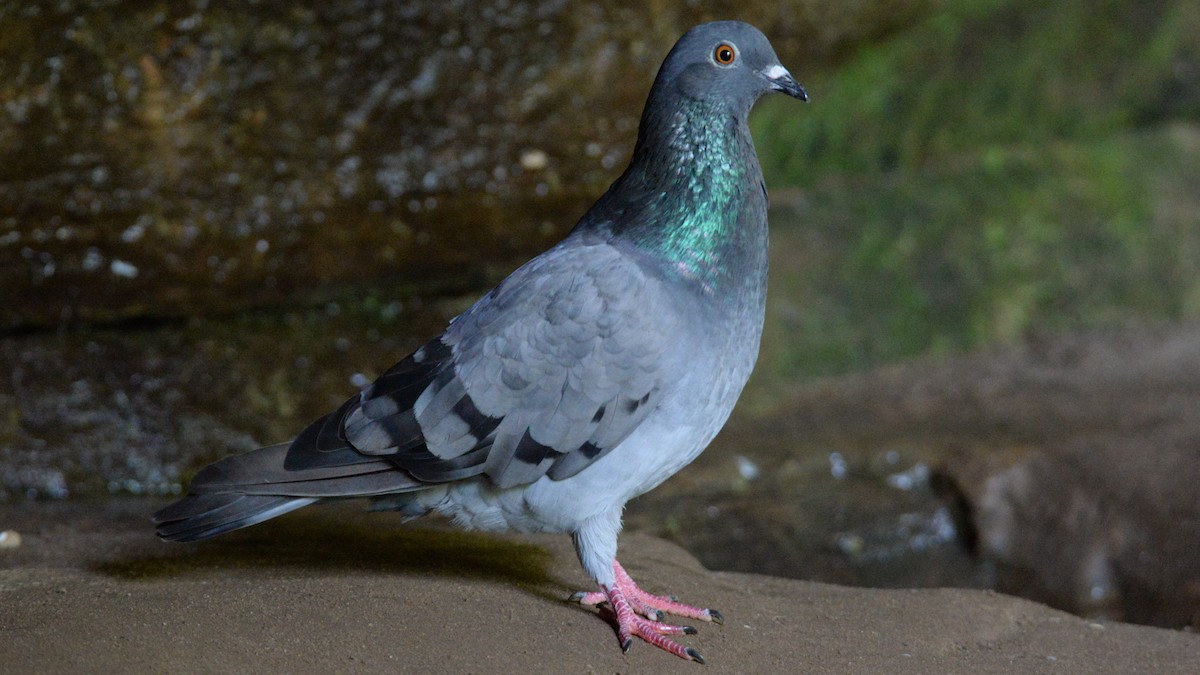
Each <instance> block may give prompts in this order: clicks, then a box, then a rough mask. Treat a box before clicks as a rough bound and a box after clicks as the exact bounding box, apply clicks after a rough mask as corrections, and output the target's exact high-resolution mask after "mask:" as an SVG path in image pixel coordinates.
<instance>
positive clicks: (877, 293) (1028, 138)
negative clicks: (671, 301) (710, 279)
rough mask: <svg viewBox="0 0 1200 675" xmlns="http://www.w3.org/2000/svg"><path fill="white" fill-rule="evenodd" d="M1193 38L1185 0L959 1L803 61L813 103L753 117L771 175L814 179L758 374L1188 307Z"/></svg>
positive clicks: (777, 230)
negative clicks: (853, 46)
mask: <svg viewBox="0 0 1200 675" xmlns="http://www.w3.org/2000/svg"><path fill="white" fill-rule="evenodd" d="M1198 34H1200V5H1197V4H1196V3H1191V2H1183V1H1175V0H1162V1H1158V2H1148V3H1147V2H1132V1H1129V0H1104V1H1102V2H1084V1H1083V0H1063V1H1062V2H1056V3H1040V2H1035V1H1033V0H1009V1H1001V0H947V1H944V2H941V3H938V4H937V5H936V6H934V7H933V8H931V10H930V11H929V13H928V14H927V15H926V16H925V17H924V18H923V19H922V20H919V21H917V22H916V23H914V24H913V25H912V26H910V27H909V28H907V29H904V30H901V31H898V32H897V33H895V34H893V35H892V36H890V37H889V38H888V39H887V40H885V41H880V42H876V43H873V44H866V45H863V46H861V47H860V48H858V49H857V50H856V51H854V52H853V53H851V54H849V55H848V58H847V60H846V61H845V62H843V63H842V64H841V65H840V66H838V67H837V68H836V69H833V70H829V71H825V72H820V71H818V72H814V73H800V74H801V75H802V77H801V79H802V80H803V81H804V82H805V84H806V85H807V86H808V87H809V91H810V92H811V93H812V97H813V98H812V103H811V104H810V105H809V106H808V107H806V108H805V109H804V110H803V111H800V112H797V111H796V109H795V106H789V105H786V104H787V103H789V102H788V101H782V102H779V101H771V100H768V101H766V102H765V104H764V106H763V110H761V111H760V112H759V114H758V116H756V117H755V118H754V120H753V123H754V125H755V131H756V138H757V140H758V147H759V152H760V156H761V158H762V160H763V165H764V171H765V172H766V174H767V180H768V183H769V184H770V185H771V186H772V187H773V188H779V187H781V186H786V185H789V184H790V185H795V186H800V187H802V188H803V192H802V193H801V194H800V197H799V198H797V199H796V200H794V203H793V208H782V209H777V212H776V214H775V215H774V217H773V221H772V222H773V226H774V229H773V233H772V237H773V241H772V245H773V247H775V248H776V249H777V250H776V251H775V259H776V260H777V261H778V262H777V263H776V264H775V265H774V267H773V269H772V284H773V289H772V290H773V292H774V293H773V296H772V300H771V301H772V303H774V309H775V311H774V312H773V313H772V317H771V318H770V319H769V325H768V332H767V337H766V340H765V343H764V347H765V349H766V356H767V363H768V364H771V365H768V366H767V369H768V370H769V369H771V368H772V366H777V367H778V368H779V369H780V371H781V372H784V373H793V374H796V373H803V374H810V375H812V374H827V373H836V372H841V371H845V370H853V369H858V368H862V367H867V366H870V365H875V364H878V363H881V362H886V361H889V360H893V359H897V358H901V357H907V356H911V355H914V354H918V353H922V352H926V351H934V352H944V351H947V350H958V349H964V348H968V347H973V346H978V345H981V344H987V343H991V342H997V341H1011V340H1015V339H1020V338H1021V337H1023V336H1025V335H1028V334H1029V333H1031V332H1038V331H1057V330H1073V329H1079V328H1088V327H1095V326H1105V325H1112V324H1115V323H1122V322H1126V321H1129V320H1130V319H1135V320H1160V319H1163V318H1181V317H1194V316H1196V314H1197V311H1196V310H1195V307H1196V306H1197V305H1198V304H1200V301H1197V300H1196V298H1197V297H1200V290H1197V289H1200V281H1197V280H1198V279H1200V270H1198V269H1197V265H1196V263H1193V262H1191V261H1192V260H1193V259H1194V258H1195V256H1196V255H1198V254H1200V234H1197V232H1198V231H1200V228H1197V227H1196V224H1197V220H1196V217H1195V216H1194V213H1196V208H1197V207H1198V206H1200V204H1198V203H1197V199H1198V198H1197V197H1196V196H1195V192H1196V191H1195V189H1194V186H1195V185H1196V184H1200V183H1197V180H1198V179H1200V173H1197V160H1196V159H1195V156H1196V153H1195V145H1196V143H1195V140H1194V138H1195V135H1196V133H1198V132H1196V129H1197V128H1198V127H1197V126H1196V123H1197V122H1198V121H1200V71H1198V70H1197V69H1196V67H1195V64H1196V63H1198V62H1200V58H1198V57H1200V42H1197V41H1196V40H1195V35H1198ZM1188 139H1192V140H1188ZM781 193H782V194H784V195H786V192H785V191H779V190H777V191H776V203H777V204H786V203H787V202H788V201H789V200H787V199H786V198H784V199H780V198H779V195H780V194H781ZM797 261H799V262H797Z"/></svg>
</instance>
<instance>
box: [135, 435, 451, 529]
mask: <svg viewBox="0 0 1200 675" xmlns="http://www.w3.org/2000/svg"><path fill="white" fill-rule="evenodd" d="M288 448H289V444H286V443H285V444H280V445H272V446H267V447H265V448H260V449H258V450H254V451H251V452H248V453H246V454H244V455H235V456H232V457H226V458H225V459H222V460H220V461H218V462H215V463H213V464H210V465H209V466H207V467H205V468H204V469H202V470H201V471H200V472H199V473H197V474H196V476H195V478H193V479H192V483H191V485H190V486H189V494H188V495H187V496H186V497H184V498H183V499H181V500H180V501H178V502H176V503H174V504H172V505H170V506H168V507H166V508H164V509H163V510H161V511H159V512H158V513H156V514H154V517H153V520H154V522H155V524H156V525H157V529H158V536H159V537H161V538H163V539H166V540H168V541H196V540H198V539H207V538H209V537H215V536H216V535H218V534H224V533H226V532H229V531H231V530H236V529H239V528H242V527H247V526H249V525H254V524H257V523H261V522H263V521H264V520H269V519H271V518H274V517H276V516H281V515H283V514H285V513H288V512H289V511H294V510H296V509H298V508H301V507H304V506H308V505H309V504H312V503H314V502H316V501H318V500H320V499H323V498H332V497H374V496H378V495H386V494H395V493H400V492H412V491H415V490H420V489H423V488H425V487H427V484H426V483H422V482H421V481H419V480H417V479H415V478H413V477H412V476H411V475H409V474H408V473H407V472H405V471H402V470H400V469H398V468H397V467H396V466H395V465H393V464H391V463H390V462H388V461H387V460H385V459H370V460H367V461H357V462H355V463H353V464H341V465H336V466H322V467H316V468H302V469H293V470H288V469H287V468H285V466H284V463H285V458H286V456H287V453H288Z"/></svg>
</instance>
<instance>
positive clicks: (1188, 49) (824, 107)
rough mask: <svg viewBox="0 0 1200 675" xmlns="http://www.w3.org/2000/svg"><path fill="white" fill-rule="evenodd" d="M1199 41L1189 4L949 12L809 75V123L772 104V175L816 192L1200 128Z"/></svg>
mask: <svg viewBox="0 0 1200 675" xmlns="http://www.w3.org/2000/svg"><path fill="white" fill-rule="evenodd" d="M1197 34H1200V9H1197V8H1196V7H1195V3H1190V2H1186V1H1183V0H1175V1H1160V2H1148V3H1147V2H1131V1H1129V0H1107V1H1105V2H1099V3H1097V2H1085V1H1084V0H1065V1H1063V2H1056V3H1040V2H1036V1H1035V0H1012V1H1008V2H999V1H996V0H948V1H946V2H943V3H941V4H940V6H939V7H938V8H937V9H936V10H934V11H932V12H931V13H930V14H929V15H928V17H927V18H926V19H925V20H924V21H922V22H919V23H917V24H916V25H914V26H913V27H912V28H910V29H908V30H905V31H901V32H899V33H897V34H896V35H894V36H892V38H891V39H889V40H886V41H883V42H879V43H875V44H867V45H864V46H862V47H860V48H859V49H858V50H857V51H856V52H854V53H853V54H852V55H851V58H850V59H849V60H848V61H847V62H845V63H844V64H842V65H841V66H840V67H838V68H837V69H836V70H833V71H827V72H815V73H803V74H802V75H803V77H802V79H803V80H804V81H805V84H806V85H807V86H808V87H809V90H810V92H811V93H812V95H813V104H812V105H811V106H809V107H808V108H807V109H806V110H805V111H804V112H803V113H801V114H797V113H796V111H795V108H794V106H786V105H783V104H781V103H780V102H779V101H767V102H766V103H765V104H764V106H763V110H762V111H761V112H760V114H759V115H758V116H757V117H756V119H755V126H756V130H757V131H760V132H762V133H761V134H760V135H759V138H760V139H762V142H761V143H760V146H761V147H760V153H761V155H762V159H763V165H764V168H765V170H766V171H767V173H768V175H769V176H771V177H774V178H776V179H777V181H779V182H783V183H792V184H801V185H809V184H812V183H814V182H815V181H817V180H819V179H821V178H822V177H824V176H828V175H836V174H843V173H861V172H865V171H889V170H895V169H912V168H917V167H921V166H926V165H928V164H930V163H936V162H939V161H944V160H945V158H947V157H954V156H957V155H960V154H964V153H965V154H978V153H980V152H984V151H987V150H988V149H989V148H991V147H994V146H1002V147H1003V146H1010V145H1014V144H1019V145H1025V144H1040V143H1044V142H1050V141H1054V140H1095V139H1098V138H1103V137H1106V136H1108V135H1111V134H1114V133H1118V132H1120V131H1122V130H1125V129H1128V128H1130V127H1131V126H1137V125H1143V124H1147V123H1152V122H1156V121H1160V120H1162V119H1165V118H1180V117H1182V118H1188V119H1200V79H1198V78H1197V77H1196V75H1195V74H1194V73H1192V74H1190V75H1189V73H1190V70H1189V64H1191V65H1190V68H1191V69H1192V70H1194V64H1195V63H1196V61H1197V57H1200V45H1198V44H1197V41H1196V40H1195V35H1197ZM785 103H786V102H785Z"/></svg>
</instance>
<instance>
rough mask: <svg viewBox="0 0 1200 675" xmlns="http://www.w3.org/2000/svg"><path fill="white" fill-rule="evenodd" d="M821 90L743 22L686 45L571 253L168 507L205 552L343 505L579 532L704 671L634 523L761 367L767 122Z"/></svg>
mask: <svg viewBox="0 0 1200 675" xmlns="http://www.w3.org/2000/svg"><path fill="white" fill-rule="evenodd" d="M770 91H779V92H783V93H785V94H788V95H789V96H793V97H795V98H798V99H801V100H807V99H808V96H807V94H806V93H805V91H804V88H803V87H801V86H800V84H798V83H797V82H796V80H795V79H794V78H793V77H792V75H791V74H790V73H789V72H788V71H787V69H786V68H784V67H783V65H781V64H780V62H779V59H778V57H777V56H776V55H775V51H774V49H773V48H772V47H771V44H770V43H769V42H768V41H767V38H766V37H765V36H764V35H763V34H762V33H761V32H759V31H758V30H757V29H756V28H754V27H753V26H750V25H748V24H745V23H741V22H736V21H721V22H715V23H707V24H703V25H700V26H697V27H695V28H693V29H692V30H690V31H688V32H687V33H686V34H684V35H683V37H682V38H680V39H679V42H678V43H676V44H675V46H674V48H673V49H672V50H671V52H670V53H669V54H668V55H667V57H666V60H664V61H663V64H662V67H661V68H660V69H659V72H658V76H657V78H656V79H655V81H654V85H653V87H652V88H651V90H650V96H649V99H648V100H647V102H646V108H645V110H644V112H643V113H642V118H641V124H640V126H639V129H638V138H637V144H636V146H635V148H634V152H633V157H632V159H631V160H630V163H629V166H628V168H626V169H625V172H624V173H623V174H622V175H621V176H620V178H618V179H617V180H616V182H614V183H613V184H612V186H611V187H610V188H609V189H608V191H607V192H606V193H605V194H604V195H603V196H602V197H600V199H599V200H598V201H597V202H596V203H595V205H593V206H592V208H591V209H590V210H588V211H587V213H586V214H585V215H584V216H583V218H582V219H580V220H579V222H578V223H577V224H576V225H575V227H574V228H573V229H572V230H571V232H570V233H569V234H568V235H567V236H566V238H565V239H563V240H562V241H561V242H559V243H558V244H557V245H555V246H554V247H552V248H551V249H549V250H548V251H546V252H545V253H542V254H541V255H539V256H537V257H536V258H534V259H533V260H531V261H529V262H528V263H526V264H525V265H523V266H522V267H520V268H519V269H517V270H516V271H515V272H513V273H512V274H511V275H510V276H509V277H508V278H507V279H505V280H504V281H503V282H501V283H500V284H499V285H498V286H497V287H496V288H494V289H493V290H492V291H491V292H489V293H488V294H487V295H485V296H483V298H481V299H480V300H479V301H478V302H476V303H475V304H474V305H473V306H472V307H471V308H470V309H468V310H467V311H466V312H464V313H463V314H461V315H460V316H458V317H456V318H455V319H453V320H452V321H451V322H450V325H449V326H448V327H447V328H446V330H445V331H444V332H443V333H442V334H441V335H439V336H437V337H435V338H434V339H432V340H430V341H429V342H428V343H426V344H425V345H424V346H422V347H421V348H419V349H417V350H416V351H415V352H413V353H412V354H410V355H408V356H407V357H406V358H405V359H404V360H402V361H401V362H400V363H399V364H397V365H396V366H394V367H393V368H392V369H391V370H388V371H387V372H385V373H384V374H383V375H381V376H380V377H379V378H378V379H377V380H375V381H374V383H373V384H371V385H370V386H368V387H367V388H366V389H364V390H363V391H362V392H361V393H360V394H358V395H356V396H353V397H352V398H350V400H348V401H346V403H345V404H343V405H342V406H341V408H339V409H338V410H337V411H336V412H333V413H331V414H329V415H326V416H325V417H322V418H321V419H319V420H317V421H316V422H314V423H312V424H311V425H310V426H309V427H308V428H306V429H305V430H304V431H303V432H302V433H301V434H300V435H299V436H298V437H297V438H296V439H295V440H294V441H292V442H291V443H284V444H280V445H274V446H269V447H265V448H261V449H259V450H255V451H252V452H249V453H246V454H243V455H236V456H232V457H228V458H225V459H223V460H220V461H218V462H216V463H214V464H211V465H209V466H207V467H205V468H204V469H202V470H201V471H200V472H199V473H197V474H196V476H195V478H193V479H192V482H191V485H190V488H189V494H188V495H187V496H185V497H184V498H183V499H181V500H180V501H178V502H176V503H175V504H172V505H171V506H168V507H167V508H165V509H163V510H162V511H159V512H158V513H156V514H155V516H154V520H155V522H156V524H157V528H158V535H159V536H160V537H162V538H163V539H167V540H171V541H194V540H198V539H205V538H208V537H212V536H215V535H218V534H222V533H224V532H229V531H230V530H234V529H237V528H241V527H246V526H248V525H253V524H255V523H259V522H262V521H264V520H267V519H269V518H274V517H275V516H278V515H281V514H284V513H287V512H289V511H293V510H295V509H298V508H300V507H303V506H307V505H309V504H312V503H314V502H317V501H320V500H325V499H333V498H352V497H368V498H371V499H372V500H374V502H375V503H374V506H375V507H377V508H383V509H395V510H399V511H401V512H402V513H404V514H405V515H407V516H412V517H415V516H420V515H425V514H428V513H438V514H442V515H444V516H447V517H449V518H451V519H452V520H453V521H454V522H455V523H457V524H459V525H461V526H463V527H467V528H477V529H482V530H515V531H520V532H562V533H570V534H571V536H572V537H573V538H574V542H575V548H576V551H577V552H578V555H579V561H580V562H581V563H582V564H583V567H584V569H585V570H586V571H587V573H588V574H589V575H590V576H591V577H592V579H594V580H595V582H596V583H597V585H598V590H597V591H594V592H590V593H578V594H576V595H575V596H573V597H574V599H575V600H578V601H580V602H582V603H585V604H589V605H601V604H607V608H608V611H609V612H610V613H611V615H612V617H613V619H614V620H615V623H616V628H617V635H618V639H619V641H620V644H621V647H622V649H624V650H628V649H629V648H630V646H631V644H632V642H633V638H635V637H637V638H640V639H642V640H644V641H646V642H649V643H650V644H653V645H655V646H657V647H660V648H662V649H665V650H666V651H668V652H671V653H672V654H675V655H677V656H680V657H682V658H685V659H692V660H695V661H700V662H703V658H702V657H701V656H700V654H699V653H698V652H697V651H696V650H695V649H692V648H690V647H684V646H683V645H681V644H679V643H678V642H676V641H675V640H673V639H671V638H669V637H668V636H672V635H679V634H691V633H694V632H695V629H694V628H691V627H688V626H674V625H669V624H666V623H663V613H664V612H666V613H671V614H674V615H677V616H681V617H684V618H691V619H697V620H702V621H716V622H718V623H719V622H720V621H721V615H720V614H719V613H718V612H716V611H713V610H708V609H701V608H698V607H691V606H688V605H684V604H681V603H679V602H677V601H675V600H673V599H671V598H668V597H662V596H656V595H651V594H649V593H646V592H645V591H643V590H641V589H640V588H639V587H638V586H637V585H636V584H635V583H634V582H633V580H632V579H631V578H630V577H629V575H628V574H627V573H626V572H625V570H624V569H623V568H622V567H621V565H620V563H618V562H617V558H616V555H617V534H618V532H619V531H620V529H621V511H622V509H623V508H624V506H625V503H626V502H628V501H629V500H630V499H632V498H634V497H636V496H638V495H640V494H643V493H645V492H647V491H648V490H651V489H653V488H654V487H655V486H657V485H658V484H659V483H662V482H663V481H664V480H666V479H667V478H668V477H670V476H671V475H673V474H674V473H675V472H676V471H678V470H679V469H681V468H682V467H684V466H685V465H687V464H688V463H689V462H691V461H692V460H693V459H695V458H696V456H697V455H699V454H700V452H701V451H702V450H703V449H704V448H705V446H707V445H708V443H709V442H710V441H711V440H712V439H713V437H714V436H715V435H716V434H717V431H718V430H720V428H721V427H722V426H723V425H724V424H725V420H726V419H727V418H728V417H729V414H730V412H731V411H732V410H733V406H734V403H735V402H736V400H737V398H738V396H739V394H740V393H741V391H742V387H743V386H744V385H745V384H746V380H747V378H748V377H749V376H750V371H751V369H752V368H753V366H754V362H755V360H756V359H757V357H758V346H759V338H760V336H761V334H762V325H763V311H764V304H765V297H766V286H767V218H766V214H767V192H766V187H765V185H764V183H763V177H762V170H761V169H760V167H759V163H758V158H757V156H756V155H755V152H754V145H753V142H752V141H751V138H750V132H749V129H748V127H747V117H748V115H749V113H750V108H751V107H752V106H753V105H754V103H755V101H757V100H758V99H759V97H760V96H762V95H763V94H765V93H767V92H770Z"/></svg>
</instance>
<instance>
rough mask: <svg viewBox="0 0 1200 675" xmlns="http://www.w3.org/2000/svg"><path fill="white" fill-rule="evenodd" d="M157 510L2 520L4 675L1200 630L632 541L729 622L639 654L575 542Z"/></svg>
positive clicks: (967, 651) (326, 512)
mask: <svg viewBox="0 0 1200 675" xmlns="http://www.w3.org/2000/svg"><path fill="white" fill-rule="evenodd" d="M155 506H157V503H151V502H148V501H137V500H128V501H110V502H99V503H92V504H87V503H66V504H48V505H47V504H35V505H23V506H11V505H10V506H2V507H0V529H11V530H16V531H18V532H19V533H20V534H21V544H20V546H18V547H16V548H11V549H0V568H2V571H0V636H3V639H2V640H0V670H2V671H3V672H6V673H60V672H73V673H74V672H162V673H174V672H187V673H209V672H222V673H223V672H258V673H261V672H288V673H303V672H389V673H397V672H400V673H409V672H411V673H418V672H419V673H428V672H468V673H469V672H547V673H548V672H555V673H563V672H603V673H636V672H650V671H653V672H693V673H697V672H763V673H765V672H821V673H826V672H829V673H840V672H861V673H868V672H892V673H903V672H913V673H927V672H944V673H949V672H962V673H966V672H970V673H988V672H992V673H1002V672H1003V673H1011V672H1055V673H1106V672H1107V673H1185V672H1196V668H1197V665H1198V664H1200V636H1197V635H1195V634H1190V633H1185V632H1178V631H1169V630H1163V629H1157V628H1148V627H1140V626H1133V625H1127V624H1121V623H1110V624H1105V625H1102V624H1097V623H1092V622H1088V621H1086V620H1084V619H1080V618H1077V617H1075V616H1072V615H1069V614H1065V613H1062V612H1059V611H1056V610H1052V609H1049V608H1046V607H1044V606H1042V605H1038V604H1036V603H1033V602H1029V601H1025V600H1020V599H1016V598H1012V597H1008V596H1004V595H1000V594H995V593H990V592H982V591H971V590H871V589H857V588H845V587H839V586H831V585H823V584H815V583H809V582H803V581H793V580H784V579H778V578H773V577H766V576H758V575H750V574H735V573H713V572H708V571H706V570H704V569H703V568H702V567H701V566H700V565H699V564H698V563H697V562H696V561H695V560H694V559H693V558H692V557H691V556H689V555H688V554H687V553H685V552H684V551H683V550H682V549H679V548H677V547H675V546H673V545H671V544H668V543H666V542H663V541H661V540H657V539H653V538H650V537H646V536H641V535H629V536H626V537H624V538H623V540H622V558H623V560H624V562H625V564H626V566H627V568H628V569H629V570H630V571H631V573H632V574H633V575H634V577H635V578H637V579H639V580H640V581H641V582H642V583H643V585H644V586H646V587H647V588H648V589H650V590H659V591H667V590H669V591H670V592H672V593H676V594H678V595H679V596H681V597H682V598H684V599H686V600H694V601H696V602H699V603H703V604H706V605H710V606H712V607H715V608H718V609H720V610H721V611H722V612H723V613H724V615H725V617H726V622H725V625H723V626H718V625H701V626H699V629H700V632H699V634H698V635H695V636H691V637H688V638H686V642H687V643H688V644H690V645H692V646H694V647H696V648H697V649H699V650H700V651H701V653H703V654H704V655H705V657H706V658H707V660H708V663H707V665H706V666H700V665H697V664H694V663H687V662H683V661H680V660H677V659H676V658H675V657H672V656H670V655H668V654H665V653H662V652H659V651H657V650H655V649H652V648H650V647H649V646H647V645H645V644H640V643H639V644H636V645H634V648H633V649H632V650H631V651H630V652H629V653H628V654H622V653H621V651H620V649H619V648H618V646H617V641H616V638H615V635H614V633H613V631H612V629H611V628H610V627H609V625H608V623H607V622H606V621H605V620H603V618H602V617H601V616H599V615H597V614H596V613H595V612H593V611H591V610H588V609H585V608H582V607H580V606H578V605H574V604H571V603H568V602H566V601H565V600H564V599H565V598H567V597H568V596H569V595H570V594H571V592H573V591H574V590H576V589H578V588H583V587H585V586H586V579H585V577H584V576H583V573H582V572H581V571H580V569H579V567H578V564H577V563H576V562H575V560H574V555H573V553H572V550H571V546H570V542H569V540H568V539H567V538H566V537H561V536H546V537H499V536H492V535H482V534H466V533H459V532H455V531H449V530H445V529H440V528H437V527H433V528H430V527H428V526H426V527H414V526H411V525H408V526H399V523H398V519H397V518H394V517H392V515H390V514H378V515H377V514H366V513H363V512H362V511H361V510H359V509H358V508H356V507H355V506H354V505H345V506H326V507H316V508H310V509H307V510H305V511H302V512H299V513H296V514H292V515H289V516H286V517H284V518H281V519H279V520H277V521H273V522H271V523H268V524H265V525H261V526H258V527H255V528H251V529H249V530H245V531H242V532H238V533H235V534H233V535H230V536H227V537H225V538H223V539H219V540H216V541H211V542H204V543H200V544H192V545H178V544H166V543H162V542H159V541H158V540H157V539H155V538H154V536H153V534H152V531H151V529H150V527H149V525H148V523H147V521H146V514H148V513H149V512H150V511H151V510H152V509H153V508H154V507H155Z"/></svg>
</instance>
